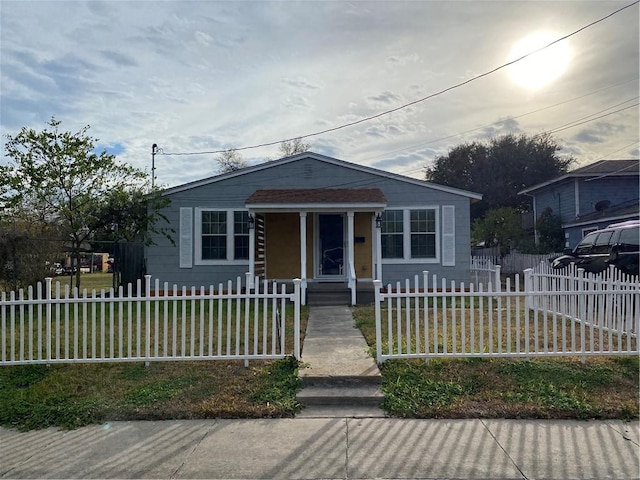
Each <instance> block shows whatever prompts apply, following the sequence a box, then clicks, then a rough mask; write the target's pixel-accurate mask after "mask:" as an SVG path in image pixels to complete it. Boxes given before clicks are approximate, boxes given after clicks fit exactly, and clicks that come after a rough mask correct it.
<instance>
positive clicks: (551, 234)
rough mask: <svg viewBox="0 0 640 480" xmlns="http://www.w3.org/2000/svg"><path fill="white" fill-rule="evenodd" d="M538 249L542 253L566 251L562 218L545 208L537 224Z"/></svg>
mask: <svg viewBox="0 0 640 480" xmlns="http://www.w3.org/2000/svg"><path fill="white" fill-rule="evenodd" d="M536 230H537V232H538V249H539V250H540V252H542V253H552V252H561V251H562V250H563V249H564V242H565V239H564V230H562V221H561V220H560V217H558V216H557V215H554V214H553V212H552V211H551V209H550V208H545V209H544V210H543V211H542V214H540V217H539V218H538V221H537V222H536Z"/></svg>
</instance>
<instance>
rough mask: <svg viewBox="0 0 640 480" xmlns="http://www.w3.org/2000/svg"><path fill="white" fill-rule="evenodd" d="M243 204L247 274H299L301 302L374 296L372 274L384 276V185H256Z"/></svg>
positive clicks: (278, 277) (270, 276)
mask: <svg viewBox="0 0 640 480" xmlns="http://www.w3.org/2000/svg"><path fill="white" fill-rule="evenodd" d="M245 206H246V208H247V210H248V212H249V230H250V231H249V245H248V249H249V272H250V274H251V278H254V276H257V277H259V278H268V279H273V280H286V279H290V278H300V279H301V280H302V287H301V288H302V299H303V300H302V301H303V302H304V303H306V300H307V298H310V299H314V300H315V301H317V302H319V303H318V304H323V305H327V304H333V305H341V304H349V303H350V304H355V303H365V302H367V303H368V302H371V301H373V281H374V280H376V279H381V278H382V248H381V231H380V228H379V227H380V214H381V212H382V211H383V210H384V208H385V206H386V199H385V197H384V194H383V193H382V191H381V190H379V189H377V188H352V189H351V188H349V189H337V188H322V189H286V190H258V191H256V192H254V193H253V194H252V195H251V196H250V197H249V198H248V199H247V200H246V202H245ZM307 290H309V292H308V294H307ZM347 295H348V296H347ZM359 295H360V296H361V297H362V298H360V297H359Z"/></svg>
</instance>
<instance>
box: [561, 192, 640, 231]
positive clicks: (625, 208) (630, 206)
mask: <svg viewBox="0 0 640 480" xmlns="http://www.w3.org/2000/svg"><path fill="white" fill-rule="evenodd" d="M639 207H640V201H638V199H637V198H636V199H633V200H629V201H626V202H623V203H620V204H617V205H612V206H610V207H608V208H605V209H603V210H601V211H596V212H589V213H587V214H585V215H580V216H579V217H577V218H576V219H575V220H573V221H571V222H566V223H565V224H564V225H563V226H564V227H573V226H577V225H584V224H590V223H599V222H603V221H607V222H612V221H621V220H627V219H636V218H640V210H639Z"/></svg>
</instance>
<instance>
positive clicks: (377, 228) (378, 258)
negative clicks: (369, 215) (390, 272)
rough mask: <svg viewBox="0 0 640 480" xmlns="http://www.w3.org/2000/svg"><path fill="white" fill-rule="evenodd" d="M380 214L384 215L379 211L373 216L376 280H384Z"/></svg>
mask: <svg viewBox="0 0 640 480" xmlns="http://www.w3.org/2000/svg"><path fill="white" fill-rule="evenodd" d="M378 215H382V213H381V212H377V213H376V214H375V215H374V217H373V225H374V230H375V232H376V233H375V235H376V278H375V279H376V280H380V281H382V225H378V224H379V223H380V221H379V220H378V218H377V217H378Z"/></svg>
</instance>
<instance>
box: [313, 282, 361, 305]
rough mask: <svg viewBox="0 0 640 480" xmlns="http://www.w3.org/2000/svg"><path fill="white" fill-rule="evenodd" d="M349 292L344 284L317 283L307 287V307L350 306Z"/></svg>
mask: <svg viewBox="0 0 640 480" xmlns="http://www.w3.org/2000/svg"><path fill="white" fill-rule="evenodd" d="M350 304H351V291H350V290H349V289H348V288H347V286H346V285H344V284H333V283H318V284H308V285H307V305H309V306H316V307H318V306H337V305H350Z"/></svg>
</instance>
